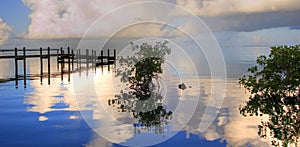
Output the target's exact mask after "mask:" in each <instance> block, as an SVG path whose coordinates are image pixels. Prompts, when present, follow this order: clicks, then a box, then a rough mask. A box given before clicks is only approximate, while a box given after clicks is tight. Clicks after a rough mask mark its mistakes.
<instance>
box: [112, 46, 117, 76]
mask: <svg viewBox="0 0 300 147" xmlns="http://www.w3.org/2000/svg"><path fill="white" fill-rule="evenodd" d="M116 58H117V51H116V49H114V65H113V68H114V71H116Z"/></svg>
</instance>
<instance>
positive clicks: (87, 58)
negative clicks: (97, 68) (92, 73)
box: [86, 49, 89, 70]
mask: <svg viewBox="0 0 300 147" xmlns="http://www.w3.org/2000/svg"><path fill="white" fill-rule="evenodd" d="M86 69H87V70H88V69H89V50H88V49H86Z"/></svg>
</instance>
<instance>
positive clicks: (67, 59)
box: [0, 47, 116, 87]
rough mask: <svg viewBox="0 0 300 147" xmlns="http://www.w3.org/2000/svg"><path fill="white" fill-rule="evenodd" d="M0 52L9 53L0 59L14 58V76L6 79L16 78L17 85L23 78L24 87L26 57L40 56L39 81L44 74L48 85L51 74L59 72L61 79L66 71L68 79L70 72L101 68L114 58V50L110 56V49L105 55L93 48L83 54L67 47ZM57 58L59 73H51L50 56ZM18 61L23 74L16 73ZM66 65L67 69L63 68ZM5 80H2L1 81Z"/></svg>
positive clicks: (112, 61) (111, 63)
mask: <svg viewBox="0 0 300 147" xmlns="http://www.w3.org/2000/svg"><path fill="white" fill-rule="evenodd" d="M1 51H2V52H6V53H8V54H9V55H4V56H0V59H14V60H15V78H9V79H8V80H16V86H17V85H18V80H20V79H23V80H24V87H26V77H27V76H28V75H27V73H26V68H27V66H26V59H27V58H40V75H39V76H40V78H41V82H42V79H43V77H44V76H45V75H47V77H48V84H49V85H50V77H51V75H58V74H61V78H62V80H63V74H65V73H68V81H70V74H71V73H73V72H78V71H79V72H81V71H82V70H83V69H85V70H87V71H88V70H89V69H90V68H95V70H96V67H98V66H101V67H102V69H103V65H113V64H114V63H115V59H116V50H115V49H114V51H113V56H110V50H109V49H108V50H107V55H104V54H103V50H101V54H100V55H99V56H97V52H96V51H95V50H91V52H90V50H89V49H86V50H85V53H84V54H83V53H82V52H81V50H80V49H78V50H76V54H75V53H74V50H71V49H70V48H69V47H68V48H67V49H66V50H64V49H63V48H60V49H50V48H49V47H48V48H47V49H43V48H40V49H26V48H25V47H24V48H23V49H17V48H15V49H13V50H1ZM18 52H22V54H18ZM51 57H56V58H57V68H58V69H59V67H60V72H59V73H52V74H51V70H50V68H51V62H50V58H51ZM44 59H45V60H47V63H48V64H47V65H48V66H47V70H48V72H47V73H45V74H44V72H43V60H44ZM18 61H23V75H19V73H18ZM74 64H76V70H74ZM90 64H91V67H90ZM65 67H68V69H65ZM3 81H5V80H2V82H3Z"/></svg>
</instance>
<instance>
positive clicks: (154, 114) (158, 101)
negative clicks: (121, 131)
mask: <svg viewBox="0 0 300 147" xmlns="http://www.w3.org/2000/svg"><path fill="white" fill-rule="evenodd" d="M167 44H168V42H167V41H165V42H163V43H161V42H156V44H155V45H153V46H152V45H150V44H148V43H143V44H141V45H140V46H138V45H134V44H133V43H131V47H132V52H133V54H134V55H133V56H131V57H126V58H125V57H120V58H119V60H118V61H119V64H120V67H119V68H118V69H116V76H117V77H120V79H121V82H123V83H126V85H128V87H127V89H129V90H125V89H124V90H122V91H121V93H120V94H119V95H116V98H117V99H114V100H111V101H109V105H111V104H112V105H113V104H115V103H118V104H119V108H120V109H121V112H133V116H134V118H136V119H138V121H139V123H142V124H145V125H146V126H148V127H150V126H152V125H155V126H159V125H160V124H161V123H162V122H163V121H165V120H166V119H169V118H170V116H171V114H172V112H171V111H169V112H167V110H166V109H165V108H164V107H163V106H162V99H163V97H162V96H161V94H160V92H159V91H158V89H159V88H157V87H159V82H158V79H159V77H160V74H162V73H163V64H164V61H165V56H166V55H169V54H170V53H171V49H170V48H169V47H168V46H167ZM155 80H156V81H157V82H156V83H158V84H156V85H155V84H154V82H153V81H155Z"/></svg>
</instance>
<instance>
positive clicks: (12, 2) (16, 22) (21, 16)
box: [0, 0, 31, 34]
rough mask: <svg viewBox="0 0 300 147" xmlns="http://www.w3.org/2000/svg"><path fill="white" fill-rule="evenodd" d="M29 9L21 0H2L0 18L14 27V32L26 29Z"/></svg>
mask: <svg viewBox="0 0 300 147" xmlns="http://www.w3.org/2000/svg"><path fill="white" fill-rule="evenodd" d="M30 13H31V10H30V9H29V8H28V7H26V6H25V5H24V4H23V2H22V1H21V0H2V1H1V5H0V18H2V19H3V21H4V22H5V23H7V24H8V25H9V26H12V27H13V28H14V33H15V34H20V33H22V32H27V31H28V26H29V24H30V19H29V18H28V15H29V14H30Z"/></svg>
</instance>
